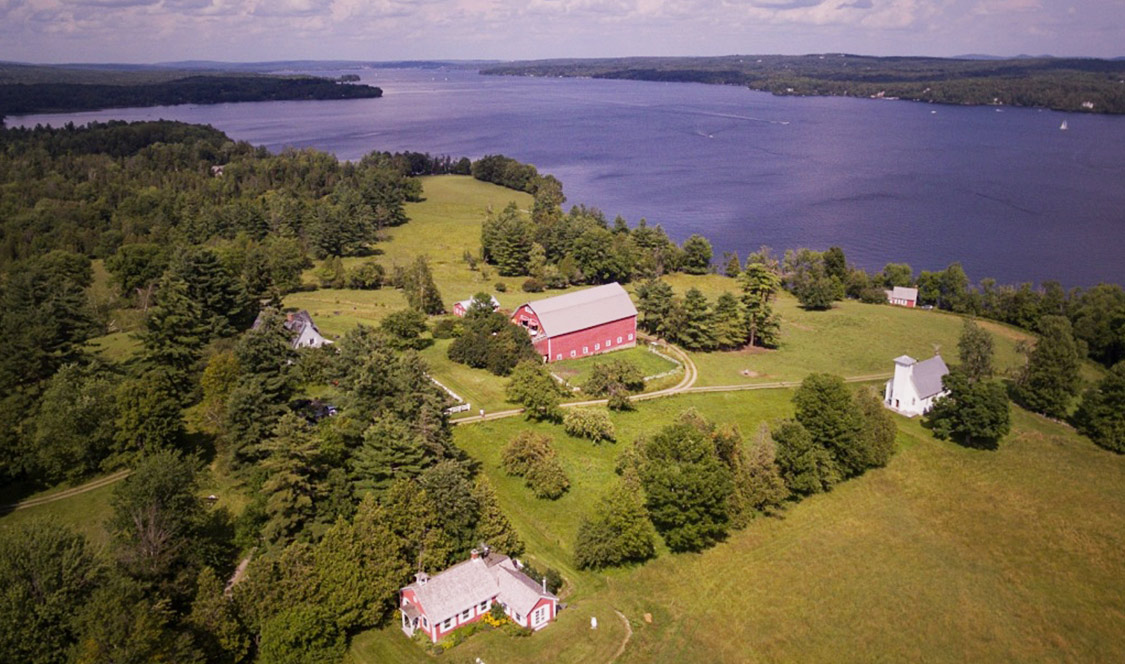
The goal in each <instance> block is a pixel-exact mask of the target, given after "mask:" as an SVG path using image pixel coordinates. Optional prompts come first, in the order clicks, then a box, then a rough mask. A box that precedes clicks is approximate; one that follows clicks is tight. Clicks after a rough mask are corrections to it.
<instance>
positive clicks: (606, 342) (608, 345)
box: [605, 339, 613, 348]
mask: <svg viewBox="0 0 1125 664" xmlns="http://www.w3.org/2000/svg"><path fill="white" fill-rule="evenodd" d="M612 345H613V343H612V342H611V340H610V339H606V340H605V347H606V348H609V347H610V346H612Z"/></svg>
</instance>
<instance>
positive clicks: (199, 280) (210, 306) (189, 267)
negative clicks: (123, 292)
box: [169, 248, 254, 339]
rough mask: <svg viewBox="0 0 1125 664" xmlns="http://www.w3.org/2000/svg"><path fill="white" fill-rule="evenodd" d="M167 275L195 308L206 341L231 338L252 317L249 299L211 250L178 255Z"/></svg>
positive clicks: (197, 250)
mask: <svg viewBox="0 0 1125 664" xmlns="http://www.w3.org/2000/svg"><path fill="white" fill-rule="evenodd" d="M169 272H170V273H171V275H172V278H173V279H175V280H179V281H182V282H183V283H184V285H185V287H186V295H187V297H188V298H189V299H191V300H192V301H193V302H195V303H196V305H197V306H198V308H199V315H200V318H199V320H198V321H197V322H198V323H199V324H201V325H202V328H203V330H204V335H205V338H206V339H214V338H218V337H229V336H232V335H233V334H235V333H236V332H238V331H239V330H242V329H245V328H246V327H247V326H248V325H249V324H250V322H251V320H252V319H253V315H254V312H253V311H252V305H251V302H250V299H249V298H248V297H247V295H246V292H245V291H244V290H243V288H242V284H241V282H240V281H239V279H238V277H237V276H236V275H234V274H232V273H231V271H230V270H229V269H227V267H226V266H225V265H223V263H222V261H221V260H220V259H219V256H218V254H216V253H215V252H214V251H213V250H211V249H206V248H196V249H190V250H184V251H181V252H180V253H179V254H178V255H176V256H175V257H173V259H172V262H171V265H170V267H169Z"/></svg>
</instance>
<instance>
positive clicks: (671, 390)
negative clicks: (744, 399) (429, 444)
mask: <svg viewBox="0 0 1125 664" xmlns="http://www.w3.org/2000/svg"><path fill="white" fill-rule="evenodd" d="M668 350H670V351H671V352H672V354H673V355H676V356H677V357H678V358H680V361H681V362H682V363H683V367H684V377H683V378H681V379H680V382H678V383H676V384H675V385H673V386H672V387H667V388H664V389H663V390H656V391H655V392H644V393H641V394H636V395H633V396H632V397H629V400H630V401H648V400H649V399H659V398H661V397H667V396H672V395H673V394H679V393H681V392H687V391H689V390H691V386H692V385H694V384H695V381H696V379H697V378H699V371H698V370H697V369H696V368H695V362H692V361H691V358H690V357H688V354H687V353H685V352H683V351H682V350H680V349H679V348H676V347H675V346H672V345H671V344H669V345H668ZM608 402H609V399H588V400H586V401H570V402H567V403H563V404H559V406H560V407H562V408H581V407H583V406H604V405H605V404H606V403H608ZM523 411H524V409H523V408H513V409H511V410H499V411H496V412H495V413H485V414H484V415H483V416H481V415H473V416H472V417H462V418H459V419H456V420H450V422H449V423H450V424H474V423H476V422H485V421H491V420H501V419H504V418H506V417H515V416H516V415H519V414H521V413H523Z"/></svg>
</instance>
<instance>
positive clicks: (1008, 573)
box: [355, 390, 1125, 662]
mask: <svg viewBox="0 0 1125 664" xmlns="http://www.w3.org/2000/svg"><path fill="white" fill-rule="evenodd" d="M790 397H791V392H790V391H788V390H763V391H752V392H734V393H721V394H707V395H691V396H679V397H674V398H670V399H663V400H658V401H655V402H648V403H645V404H642V405H641V406H640V407H639V409H638V410H637V411H636V412H634V413H624V414H613V415H612V417H613V419H614V421H615V423H616V425H617V427H618V432H619V438H620V440H619V442H618V443H617V444H616V445H602V446H595V445H593V444H591V443H589V442H588V441H581V440H576V439H572V438H570V437H568V436H566V435H565V434H564V433H563V432H562V430H561V428H560V427H558V426H554V425H547V424H530V423H527V422H524V421H523V420H521V419H510V420H504V421H496V422H489V423H486V424H481V425H473V426H469V427H459V428H458V429H457V430H456V442H457V444H458V445H459V446H461V447H462V448H463V449H465V450H466V451H467V452H468V453H469V454H470V455H471V456H473V457H474V458H475V459H478V460H479V461H481V462H482V470H483V472H485V473H486V474H488V476H489V477H490V479H491V480H492V481H493V483H494V485H495V486H496V489H497V493H498V495H499V497H500V501H501V503H502V505H503V506H504V507H505V509H506V511H507V513H508V515H509V518H510V519H511V520H512V522H513V523H514V525H515V526H516V528H517V529H518V530H519V531H520V533H521V534H522V535H523V536H524V538H525V540H526V541H527V543H528V549H529V554H530V557H531V558H532V559H534V560H536V561H538V562H542V563H546V564H549V565H552V566H555V567H558V568H559V569H561V570H562V571H563V573H564V575H565V576H566V577H567V579H568V582H569V583H570V588H569V591H568V592H569V593H570V594H569V595H568V596H566V597H564V601H567V602H569V603H570V606H571V608H570V609H568V611H573V612H574V613H576V614H578V616H579V617H581V618H583V620H582V621H580V624H582V625H587V622H588V616H589V615H592V614H594V615H598V617H599V621H600V622H601V624H603V625H605V624H608V621H609V620H611V618H610V617H609V616H608V615H606V614H607V612H606V611H605V610H604V609H603V608H602V607H608V606H612V607H613V608H615V609H618V610H621V611H623V612H624V613H625V614H626V615H627V616H628V617H629V618H630V622H631V623H632V626H633V629H634V631H635V634H634V636H633V637H632V639H631V640H630V642H629V645H628V647H627V648H626V650H625V652H624V655H623V657H622V659H621V661H626V662H684V661H724V662H744V661H795V660H796V661H871V660H880V661H903V660H926V661H997V660H1001V661H1028V660H1036V661H1041V660H1071V661H1117V660H1120V659H1121V658H1123V657H1125V641H1122V640H1121V639H1120V638H1119V635H1120V633H1121V630H1122V629H1123V628H1125V600H1123V599H1122V597H1125V527H1123V526H1122V524H1123V523H1125V492H1123V491H1122V490H1121V489H1122V487H1123V486H1125V457H1121V456H1117V455H1113V454H1111V453H1109V452H1105V451H1103V450H1100V449H1097V448H1096V447H1094V446H1093V445H1092V444H1090V443H1089V442H1088V441H1086V440H1085V439H1082V438H1080V437H1078V436H1077V435H1075V434H1074V433H1073V432H1072V431H1071V430H1070V429H1069V428H1068V427H1065V426H1063V425H1059V424H1056V423H1053V422H1050V421H1047V420H1045V419H1043V418H1040V417H1038V416H1034V415H1030V414H1028V413H1026V412H1024V411H1022V410H1019V409H1014V411H1013V415H1014V424H1015V431H1014V433H1013V434H1012V436H1010V437H1009V438H1008V439H1006V440H1005V441H1004V442H1003V444H1002V445H1001V447H1000V449H999V450H997V451H993V452H988V451H979V450H970V449H966V448H962V447H960V446H958V445H956V444H953V443H947V442H941V441H937V440H935V439H933V438H932V437H931V436H930V435H929V433H928V432H927V431H925V430H924V429H923V428H922V427H921V425H920V423H919V422H918V421H917V420H907V419H904V418H896V421H897V422H898V423H899V428H900V435H899V443H900V449H899V451H898V453H897V454H896V456H895V457H894V459H893V460H892V461H891V463H890V464H889V465H888V467H886V468H883V469H878V470H875V471H872V472H869V473H868V474H866V475H865V476H863V477H861V478H858V479H854V480H851V481H849V482H846V483H844V484H842V485H840V486H839V487H838V488H837V489H836V490H834V491H833V492H832V493H830V494H826V495H821V496H816V497H813V498H809V499H806V500H804V501H802V502H801V503H799V504H796V505H794V506H793V507H791V508H790V509H789V510H788V511H787V512H786V513H785V514H784V515H783V516H782V517H781V518H771V519H759V520H757V521H755V522H754V523H752V524H751V525H750V526H749V527H748V528H747V529H746V530H744V531H742V532H738V533H735V534H733V535H732V536H731V537H730V539H729V541H727V542H726V543H723V544H721V545H719V546H717V547H715V548H714V549H711V550H709V551H706V552H703V553H701V554H670V553H668V552H667V551H666V550H663V549H662V550H661V551H660V554H659V557H658V558H657V559H656V560H654V561H651V562H649V563H647V564H645V565H642V566H639V567H635V568H631V569H625V570H612V571H608V572H604V573H597V574H595V573H590V572H578V571H577V570H575V569H574V568H573V566H572V564H571V559H572V555H573V551H572V543H573V539H574V534H575V532H576V530H577V525H578V523H579V520H580V519H581V517H582V515H583V514H585V513H587V512H588V511H589V510H591V509H592V508H593V506H594V505H595V503H596V500H597V498H598V496H599V495H600V494H601V492H602V491H603V490H604V489H605V487H606V486H607V485H608V484H609V483H611V482H612V481H614V479H615V477H614V475H613V471H612V468H613V460H614V457H615V456H616V454H617V453H618V452H619V451H620V449H621V447H622V446H623V445H625V444H627V443H628V442H629V441H631V440H632V439H633V437H634V436H635V435H637V434H638V433H640V432H642V431H650V430H653V429H654V428H656V427H658V426H660V425H661V424H663V423H664V422H667V421H668V420H669V419H671V418H672V417H674V415H675V414H676V413H678V412H679V411H681V410H682V409H684V408H687V407H694V408H697V409H698V410H700V411H701V412H703V413H704V414H705V415H707V416H709V417H711V418H713V419H715V420H717V421H720V422H734V423H736V424H738V425H739V427H740V428H741V430H742V431H743V434H744V437H746V438H747V439H748V440H749V439H750V438H752V436H753V435H754V433H755V431H756V430H757V427H758V425H759V424H760V423H761V422H766V421H769V420H772V419H774V418H776V417H781V416H785V415H787V414H789V413H790V412H791V410H790V405H789V399H790ZM524 428H533V429H537V430H541V431H543V432H545V433H548V434H549V435H551V436H552V437H553V438H554V440H555V444H556V449H557V450H558V451H559V456H560V460H561V462H562V464H563V466H564V468H565V469H566V471H567V473H568V475H569V476H570V479H571V482H572V484H571V489H570V491H569V492H568V493H567V494H565V495H564V496H563V497H562V498H560V499H559V500H558V501H554V502H551V501H543V500H537V499H535V498H534V497H532V496H531V494H530V493H529V491H528V490H527V489H526V487H524V486H523V483H522V481H521V480H519V479H517V478H510V477H507V476H506V475H505V474H504V473H503V472H502V471H501V470H500V468H499V452H500V449H501V447H502V446H503V444H504V442H505V441H506V440H508V438H510V437H511V436H513V435H515V433H516V432H518V431H520V430H521V429H524ZM645 613H650V614H652V616H653V622H652V624H647V623H645V622H644V621H642V620H641V616H643V614H645ZM563 617H566V613H564V614H563ZM560 626H562V624H561V621H560ZM553 629H555V626H552V627H551V628H550V629H548V630H546V631H544V632H542V633H540V634H537V635H535V636H533V637H531V638H530V639H527V640H523V641H521V642H520V643H519V646H518V647H517V646H515V645H514V642H513V641H511V640H505V639H503V638H500V637H501V635H497V634H490V635H487V636H486V637H483V638H482V637H474V639H472V640H470V642H469V643H467V644H465V645H463V646H459V647H458V648H457V649H455V650H454V651H451V653H450V655H456V657H455V658H454V661H472V658H473V657H476V656H479V657H481V658H482V659H484V660H485V661H506V662H538V661H559V662H584V661H586V660H587V659H588V657H589V652H588V650H587V648H588V647H589V646H590V645H591V643H590V635H589V634H588V632H589V630H588V625H587V626H586V629H585V630H579V631H582V632H583V634H584V635H585V638H583V637H580V636H575V637H574V638H573V639H572V638H564V639H559V640H556V639H555V638H553V637H552V636H548V635H550V634H551V630H553ZM571 629H573V626H569V625H568V626H565V627H563V630H560V631H563V632H567V633H568V634H569V632H570V631H571ZM387 640H391V641H392V642H393V641H394V640H401V641H402V642H403V643H404V644H406V643H407V642H406V639H405V638H404V637H402V636H401V633H400V632H397V630H394V629H391V630H386V631H384V632H371V633H367V634H365V635H363V637H362V638H361V639H359V640H357V641H356V648H355V654H356V655H357V661H361V662H364V661H379V660H378V658H377V657H376V655H377V654H379V653H389V652H392V650H390V649H393V648H396V647H398V646H395V645H392V643H386V641H387ZM536 642H538V643H539V647H538V648H531V649H528V648H525V647H524V646H525V645H526V644H532V643H536ZM407 645H408V644H407ZM470 655H471V657H470ZM373 657H374V659H373Z"/></svg>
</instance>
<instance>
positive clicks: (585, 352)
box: [582, 346, 590, 355]
mask: <svg viewBox="0 0 1125 664" xmlns="http://www.w3.org/2000/svg"><path fill="white" fill-rule="evenodd" d="M589 352H590V347H589V346H583V347H582V354H583V355H585V354H587V353H589Z"/></svg>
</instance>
